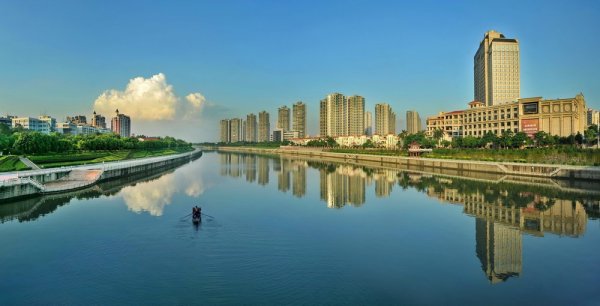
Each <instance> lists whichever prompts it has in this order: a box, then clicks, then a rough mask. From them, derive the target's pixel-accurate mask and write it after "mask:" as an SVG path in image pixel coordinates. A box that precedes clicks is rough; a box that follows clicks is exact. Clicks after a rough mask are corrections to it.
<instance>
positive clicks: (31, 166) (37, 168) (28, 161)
mask: <svg viewBox="0 0 600 306" xmlns="http://www.w3.org/2000/svg"><path fill="white" fill-rule="evenodd" d="M19 160H21V162H22V163H24V164H25V165H26V166H27V167H29V168H31V169H33V170H39V169H41V168H40V167H38V165H36V164H34V163H33V162H32V161H30V160H29V158H27V157H21V156H19Z"/></svg>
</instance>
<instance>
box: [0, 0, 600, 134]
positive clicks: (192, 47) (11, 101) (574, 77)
mask: <svg viewBox="0 0 600 306" xmlns="http://www.w3.org/2000/svg"><path fill="white" fill-rule="evenodd" d="M515 3H516V2H515ZM69 4H70V5H65V2H62V3H61V2H53V3H47V4H46V3H42V4H39V3H38V4H35V5H34V4H33V3H28V2H18V3H12V4H6V3H5V4H2V5H0V7H1V9H0V17H2V18H0V43H1V45H2V46H3V47H2V48H1V50H0V64H1V65H2V66H3V67H5V69H4V71H5V73H3V74H0V115H2V116H4V115H6V114H10V115H18V116H30V117H38V115H42V114H47V115H50V116H52V117H54V118H63V117H64V116H66V115H69V114H73V113H75V114H76V113H83V114H88V113H91V112H92V111H93V110H96V111H98V112H99V113H102V114H108V113H109V112H113V111H114V109H116V108H119V109H120V110H122V111H123V112H124V113H127V114H130V115H131V119H132V121H135V128H134V129H133V130H132V133H135V134H146V135H157V136H164V135H172V136H175V137H179V138H185V139H187V140H190V141H216V140H218V135H219V132H218V127H219V124H218V121H219V120H220V119H221V118H235V117H243V116H245V114H248V113H252V112H257V111H258V110H267V111H268V112H269V113H271V114H275V111H276V109H277V107H279V106H281V105H282V104H285V105H289V104H292V103H294V102H295V101H304V103H305V104H306V105H307V106H308V108H309V110H310V111H308V113H307V134H308V135H316V134H318V123H319V122H318V112H317V111H316V110H317V109H318V103H319V101H320V99H322V97H323V96H325V95H326V94H329V93H331V92H344V93H346V94H347V95H348V96H351V95H360V96H362V97H365V100H366V105H365V109H373V108H374V105H375V104H378V103H383V102H386V103H389V104H390V106H391V107H392V108H393V109H394V110H395V111H396V113H404V112H405V111H406V110H409V109H415V110H416V111H418V112H419V114H421V115H422V117H427V116H431V115H435V114H437V113H438V112H440V111H451V110H454V109H461V108H462V107H463V105H465V103H467V102H469V101H471V100H472V98H473V92H474V88H473V82H474V80H473V56H474V54H475V52H476V51H477V49H478V47H479V43H480V42H481V40H482V37H483V35H484V33H485V32H487V31H489V30H496V31H498V32H501V33H503V34H504V35H506V37H511V38H513V37H514V38H517V39H518V40H519V47H520V63H521V65H520V72H521V76H520V79H521V80H520V82H521V89H520V91H521V97H533V96H544V97H547V98H565V97H573V96H575V95H576V94H577V93H579V92H583V94H584V95H585V97H586V102H587V106H588V107H590V108H593V109H599V108H600V93H598V92H597V90H596V89H595V84H594V80H597V79H600V76H599V73H600V72H599V71H600V69H599V66H600V63H599V62H598V60H597V59H596V57H595V55H594V50H597V45H598V42H597V41H595V40H593V39H586V38H587V37H594V35H593V34H594V30H593V29H596V28H599V27H600V24H599V21H598V20H597V19H596V18H595V16H596V15H597V13H598V11H599V10H600V5H599V4H598V3H595V2H587V1H580V2H575V3H569V4H568V5H567V4H566V3H560V2H545V3H544V7H543V8H540V7H539V5H536V4H534V3H525V4H520V5H519V10H514V9H513V8H512V6H511V5H506V8H502V7H496V6H494V10H495V12H496V13H495V14H489V15H486V18H480V17H481V15H480V12H481V11H485V10H488V9H489V8H490V7H492V4H491V3H488V4H486V3H483V4H482V3H478V2H468V3H466V2H465V3H462V4H460V3H455V4H439V3H436V4H435V5H432V4H427V3H424V4H410V5H409V6H410V10H406V8H405V6H407V5H406V4H395V3H393V4H382V5H367V4H366V3H346V2H337V3H336V2H333V3H326V4H321V3H313V4H312V5H301V4H289V3H288V4H285V5H283V4H279V3H273V2H263V4H262V5H260V4H258V5H257V4H248V3H238V5H237V6H235V5H231V4H229V5H227V4H224V3H209V4H187V5H179V6H167V5H165V4H162V5H161V4H158V5H156V7H152V8H147V10H148V11H147V12H146V13H147V14H139V13H136V12H137V8H138V7H139V6H138V5H136V3H135V2H125V3H123V4H122V5H120V6H119V9H116V6H114V7H111V5H110V4H106V3H101V2H96V3H94V2H88V3H86V4H85V5H81V4H80V5H72V3H69ZM34 6H35V7H39V8H36V9H34ZM109 11H110V12H111V13H113V12H114V15H112V16H111V18H112V19H111V20H107V22H110V24H114V25H115V26H103V25H102V23H100V24H96V23H95V22H96V21H94V22H91V20H98V18H97V16H99V14H103V12H104V13H106V12H109ZM334 11H335V12H339V14H336V16H339V17H334V18H333V19H332V20H322V18H320V17H319V16H321V15H322V14H324V13H327V12H334ZM317 12H318V13H317ZM448 12H451V13H448ZM533 12H536V13H538V14H542V15H543V16H544V17H545V18H549V19H552V18H561V19H562V18H567V17H571V18H574V19H576V20H577V21H578V22H577V23H573V24H568V25H564V24H561V25H559V24H556V25H554V24H549V23H536V22H533V20H531V19H530V18H526V17H527V16H529V15H530V14H531V13H533ZM353 16H354V17H357V16H361V22H360V24H348V23H338V21H341V20H342V19H340V18H342V17H343V19H344V20H346V19H348V18H349V17H353ZM423 16H428V17H431V18H427V20H429V21H430V22H431V21H432V22H431V24H427V25H425V24H424V23H423V21H422V19H423V18H422V17H423ZM57 17H58V18H57ZM197 17H201V18H197ZM362 17H364V18H362ZM31 20H35V22H29V21H31ZM88 20H90V21H88ZM155 20H162V21H163V22H164V24H162V25H161V26H162V27H161V28H162V30H161V31H162V32H161V33H162V34H163V35H162V37H163V38H164V39H165V42H164V43H165V45H157V43H156V41H155V39H152V38H153V37H154V34H153V33H152V31H151V30H148V29H152V28H153V27H150V25H153V24H154V22H155ZM179 20H183V22H184V23H185V26H182V24H181V23H179ZM238 20H244V21H243V22H242V21H238ZM300 20H302V21H303V22H302V24H303V26H301V27H298V26H297V24H298V23H297V22H296V21H300ZM456 20H465V22H462V21H461V22H456ZM466 20H469V23H467V22H466ZM415 23H416V24H421V25H422V26H421V27H414V26H412V25H413V24H415ZM341 24H343V26H341ZM140 25H141V26H140ZM409 25H411V26H409ZM123 29H124V30H123ZM127 29H129V30H127ZM407 29H409V30H407ZM125 33H127V34H125ZM432 37H435V38H436V39H432ZM351 39H354V40H359V41H362V44H361V45H360V46H357V47H356V48H347V49H344V52H342V53H338V52H337V51H333V50H327V49H323V48H315V46H318V45H320V44H323V43H325V42H326V41H327V42H328V43H335V42H339V43H341V42H344V41H346V42H347V41H350V40H351ZM405 41H411V43H410V44H409V45H408V44H405V43H404V42H405ZM282 42H283V43H282ZM184 45H185V47H183V46H184ZM242 46H244V48H241V47H242ZM242 50H243V51H242ZM109 51H110V52H109ZM6 71H10V72H11V73H10V74H9V73H6ZM334 72H335V73H334ZM356 72H360V73H356ZM143 88H145V89H147V91H143V90H141V89H143ZM232 88H236V90H231V89H232ZM136 93H146V94H147V95H146V97H159V98H160V99H159V100H158V101H154V100H152V99H148V101H149V102H145V103H142V104H140V103H138V101H137V100H135V98H134V97H135V96H136V95H135V94H136ZM154 93H158V95H153V94H154ZM142 96H144V95H142ZM119 103H125V105H124V107H121V106H120V105H121V104H119ZM414 105H418V106H419V107H418V108H415V107H414ZM114 106H118V107H114ZM109 108H110V109H109ZM399 117H401V116H399ZM405 124H406V122H404V120H399V121H398V122H397V131H401V130H402V129H405Z"/></svg>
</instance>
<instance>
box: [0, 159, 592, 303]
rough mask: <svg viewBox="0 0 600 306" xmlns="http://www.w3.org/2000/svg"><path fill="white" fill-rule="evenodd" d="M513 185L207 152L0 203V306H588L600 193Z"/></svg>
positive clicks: (573, 186)
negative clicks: (193, 215)
mask: <svg viewBox="0 0 600 306" xmlns="http://www.w3.org/2000/svg"><path fill="white" fill-rule="evenodd" d="M423 170H426V169H423ZM514 180H516V179H512V180H507V179H506V178H497V177H490V176H479V177H471V178H461V177H458V176H455V175H432V174H429V173H428V172H427V171H425V172H422V171H400V170H397V169H396V170H394V169H386V168H383V167H377V166H370V167H363V166H356V165H343V164H335V163H328V162H323V161H318V160H312V161H311V160H302V159H293V158H288V157H279V156H272V157H270V156H259V155H251V154H235V153H214V152H213V153H205V154H204V155H203V156H202V157H201V158H200V159H197V160H195V161H193V162H190V163H189V164H186V165H183V166H181V167H179V168H177V169H174V170H170V171H166V172H161V173H147V174H145V175H144V176H142V177H129V178H126V179H122V180H117V181H110V182H105V183H101V184H99V185H97V186H94V187H93V188H90V189H87V190H81V191H77V192H73V193H70V194H62V195H51V196H45V197H38V198H32V199H27V200H23V201H19V202H14V203H2V204H0V221H1V222H2V223H0V246H1V249H0V305H13V304H27V305H32V304H33V305H35V304H38V305H42V304H43V305H48V304H75V305H82V304H100V305H109V304H134V305H141V304H152V305H177V304H203V305H212V304H261V305H282V304H308V305H315V304H328V305H331V304H343V305H354V304H361V305H364V304H371V305H373V304H377V305H379V304H396V305H397V304H463V305H464V304H473V305H495V304H497V305H505V304H511V305H515V304H516V305H524V304H526V305H599V304H600V223H599V220H598V217H599V215H600V213H599V209H598V204H599V200H600V196H598V194H597V192H598V190H597V189H596V187H595V186H596V185H594V184H590V183H589V182H546V181H542V182H540V181H535V184H531V182H528V183H523V182H520V183H511V182H509V181H514ZM498 181H503V182H501V183H498ZM526 181H527V180H526ZM594 189H596V190H594ZM586 190H587V191H586ZM594 192H596V193H594ZM195 204H198V205H199V206H201V207H202V211H203V213H205V214H207V215H210V216H212V217H208V216H205V217H204V218H203V219H202V223H201V224H200V225H199V226H194V225H193V224H192V222H191V220H190V219H189V217H185V216H186V215H188V214H189V213H190V212H191V207H192V206H193V205H195Z"/></svg>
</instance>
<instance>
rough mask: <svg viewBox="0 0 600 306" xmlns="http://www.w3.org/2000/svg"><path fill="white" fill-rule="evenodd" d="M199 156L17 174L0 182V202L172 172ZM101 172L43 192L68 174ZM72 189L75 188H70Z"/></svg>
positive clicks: (189, 154)
mask: <svg viewBox="0 0 600 306" xmlns="http://www.w3.org/2000/svg"><path fill="white" fill-rule="evenodd" d="M201 155H202V151H201V150H196V151H194V152H190V153H185V154H178V155H174V156H173V158H161V159H158V160H157V159H155V158H148V159H140V160H134V161H128V162H127V163H126V164H119V163H115V164H111V163H106V164H96V165H87V166H82V167H72V168H67V169H63V168H57V169H47V170H45V171H44V174H36V173H34V174H32V175H28V174H27V171H24V172H22V173H20V175H19V178H18V179H13V180H9V181H4V182H0V183H1V184H0V201H9V200H11V201H12V200H16V199H20V198H24V197H31V196H36V195H40V194H44V193H57V192H65V191H70V190H73V189H77V188H82V187H88V186H91V185H94V184H95V183H97V182H100V181H106V180H111V179H115V178H119V177H123V176H128V175H134V174H140V173H142V172H145V171H157V170H161V169H169V168H174V167H177V166H179V165H182V164H185V163H187V162H189V161H190V159H193V158H196V157H199V156H201ZM86 169H88V171H102V174H101V175H100V176H99V177H97V179H95V180H94V181H90V182H88V183H85V182H84V183H81V184H64V186H65V187H64V188H59V187H56V186H53V188H47V190H45V189H46V188H44V184H46V183H49V184H50V185H51V184H53V183H56V182H57V181H60V180H61V179H65V178H68V176H69V174H70V173H71V172H72V171H75V170H81V171H85V170H86ZM74 186H75V187H74Z"/></svg>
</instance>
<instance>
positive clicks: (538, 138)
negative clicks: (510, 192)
mask: <svg viewBox="0 0 600 306" xmlns="http://www.w3.org/2000/svg"><path fill="white" fill-rule="evenodd" d="M597 129H598V127H597V126H596V125H591V126H590V127H589V128H588V129H587V130H585V131H584V134H583V135H582V134H581V133H577V134H575V135H569V136H567V137H560V136H557V135H550V134H548V133H546V132H544V131H538V132H537V133H535V134H534V136H533V138H530V137H529V136H527V134H525V133H524V132H517V133H514V132H513V131H511V130H506V131H504V132H502V134H501V135H500V136H498V135H496V134H495V133H492V132H487V133H486V134H485V135H483V136H482V137H475V136H464V137H454V138H452V141H447V140H442V137H443V136H444V132H443V131H442V130H435V131H434V132H433V137H427V136H426V135H425V132H423V131H421V132H418V133H416V134H408V133H406V131H403V132H402V133H400V134H399V135H398V136H399V137H400V142H399V143H398V145H399V146H402V147H403V148H404V149H406V148H408V146H409V145H410V144H411V143H413V142H417V143H418V144H420V145H421V147H424V148H434V147H446V148H448V147H452V148H489V147H493V148H520V147H523V146H536V147H549V146H556V145H583V144H588V145H593V144H595V143H596V141H597V137H598V132H597V131H598V130H597Z"/></svg>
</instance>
